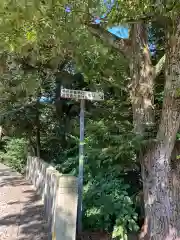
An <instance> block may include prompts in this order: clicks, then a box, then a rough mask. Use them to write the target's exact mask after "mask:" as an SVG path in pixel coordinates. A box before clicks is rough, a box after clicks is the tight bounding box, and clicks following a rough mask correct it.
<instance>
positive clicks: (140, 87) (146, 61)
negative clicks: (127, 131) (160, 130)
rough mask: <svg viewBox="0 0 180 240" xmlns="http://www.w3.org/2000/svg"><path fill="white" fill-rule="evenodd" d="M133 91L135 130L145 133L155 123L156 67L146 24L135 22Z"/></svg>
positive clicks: (133, 33) (132, 63)
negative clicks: (152, 58)
mask: <svg viewBox="0 0 180 240" xmlns="http://www.w3.org/2000/svg"><path fill="white" fill-rule="evenodd" d="M131 41H132V43H131V48H132V50H131V54H132V57H131V61H130V76H131V85H130V88H131V91H130V97H131V102H132V109H133V122H134V130H135V132H136V133H137V134H140V135H142V136H143V135H144V132H145V129H146V128H147V127H149V126H152V125H153V123H154V113H153V112H154V110H153V108H154V97H153V96H154V95H153V86H154V78H155V75H154V67H153V66H152V63H151V58H150V51H149V48H148V39H147V29H146V26H145V24H143V23H137V24H134V25H133V27H132V30H131Z"/></svg>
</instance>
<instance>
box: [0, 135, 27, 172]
mask: <svg viewBox="0 0 180 240" xmlns="http://www.w3.org/2000/svg"><path fill="white" fill-rule="evenodd" d="M5 141H6V145H5V147H4V150H1V152H0V158H1V160H2V161H3V162H4V163H6V164H7V165H9V166H10V167H12V168H13V169H15V170H17V171H18V172H20V173H24V170H25V164H26V158H27V149H26V146H27V141H26V140H25V139H24V138H15V137H14V138H9V139H6V140H5Z"/></svg>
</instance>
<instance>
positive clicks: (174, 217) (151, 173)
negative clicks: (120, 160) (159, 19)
mask: <svg viewBox="0 0 180 240" xmlns="http://www.w3.org/2000/svg"><path fill="white" fill-rule="evenodd" d="M179 63H180V22H178V23H177V29H176V31H175V34H173V35H169V36H168V46H167V54H166V68H165V69H166V71H165V75H166V82H165V88H164V100H163V109H162V115H161V122H160V125H159V130H158V133H157V137H156V142H155V143H154V144H153V146H152V147H151V148H150V149H148V152H147V154H145V155H144V157H143V161H142V176H143V183H144V201H145V215H146V217H147V219H148V228H147V233H146V237H145V236H144V239H148V240H149V239H150V240H179V239H180V224H179V222H180V220H179V206H178V205H179V203H178V202H177V201H178V200H179V188H178V187H177V182H175V180H177V178H176V176H177V174H178V171H179V169H178V170H177V169H176V170H177V171H176V174H175V172H173V171H172V164H171V155H172V150H173V148H174V144H175V141H176V134H177V131H178V129H179V126H180V101H179V97H180V95H179V92H178V90H179V89H180V68H179Z"/></svg>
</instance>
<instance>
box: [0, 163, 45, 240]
mask: <svg viewBox="0 0 180 240" xmlns="http://www.w3.org/2000/svg"><path fill="white" fill-rule="evenodd" d="M0 180H1V181H0V187H1V188H2V187H8V186H10V190H11V187H12V188H14V187H15V188H18V189H19V188H21V189H22V191H21V194H22V196H21V197H20V201H13V200H12V201H8V203H6V204H7V205H11V207H12V208H13V206H15V205H17V204H20V206H21V211H20V213H18V214H8V215H7V214H6V216H3V217H0V226H12V227H13V226H14V228H15V227H17V225H18V226H19V229H18V238H17V239H18V240H40V239H41V240H48V226H47V223H46V221H45V217H44V206H43V204H42V202H41V199H40V197H39V196H38V195H37V194H36V192H35V190H33V188H32V187H31V185H30V184H29V183H28V182H26V181H25V180H24V178H23V177H22V176H21V175H19V174H17V173H16V172H13V171H11V170H10V169H8V168H7V169H2V170H0ZM18 192H19V191H18ZM9 200H10V199H9Z"/></svg>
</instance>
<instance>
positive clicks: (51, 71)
mask: <svg viewBox="0 0 180 240" xmlns="http://www.w3.org/2000/svg"><path fill="white" fill-rule="evenodd" d="M0 4H1V7H0V11H1V17H0V20H1V21H0V29H1V33H2V37H1V40H0V44H1V49H2V51H1V61H0V71H1V86H0V91H1V102H0V109H1V125H2V127H3V130H4V134H5V135H8V136H9V137H10V139H9V138H8V139H6V141H5V142H6V144H5V146H4V145H3V146H2V149H3V152H2V154H1V155H2V158H3V159H4V160H5V161H8V162H9V163H10V164H11V165H13V166H14V167H16V168H18V170H21V169H23V163H24V160H23V159H24V157H23V154H24V146H26V142H28V145H29V147H31V150H32V152H34V154H36V155H40V156H41V157H42V158H44V159H45V160H47V161H50V162H51V163H53V164H55V165H56V167H57V168H58V169H59V170H60V171H61V172H64V173H70V172H71V173H73V174H77V157H78V147H77V142H78V114H79V104H78V103H76V102H73V101H67V100H62V99H59V93H60V92H59V89H60V86H62V85H63V86H67V87H70V88H71V87H73V88H75V89H79V88H81V89H87V90H96V89H97V90H98V89H101V90H103V91H104V92H105V101H104V102H103V103H87V106H86V109H87V113H86V117H87V119H86V154H87V156H86V158H87V161H86V167H85V173H86V174H85V183H86V187H85V193H84V198H85V199H84V201H85V212H84V217H85V220H84V224H85V226H86V228H87V226H91V228H92V229H103V230H108V231H113V229H114V233H115V232H116V234H118V235H124V234H125V233H126V232H127V230H128V231H129V230H131V231H132V230H136V229H137V225H138V224H139V226H140V227H141V225H142V223H138V222H137V214H136V213H135V208H136V211H138V214H139V221H140V217H141V213H140V209H139V208H137V207H136V206H135V203H136V201H135V196H137V195H139V193H140V191H141V190H142V189H141V188H142V183H141V181H140V178H139V174H140V169H141V178H142V180H143V184H144V186H143V192H144V200H145V217H146V219H147V220H148V221H147V227H148V228H147V229H148V231H147V232H144V233H142V234H141V236H142V237H144V236H145V235H147V237H148V239H158V240H159V239H163V240H164V239H165V237H167V236H168V237H169V239H172V236H170V232H171V230H172V226H173V227H174V229H175V232H174V234H175V239H177V237H178V234H179V230H178V227H177V216H178V215H177V216H176V213H175V212H176V211H175V210H174V211H172V207H173V208H174V209H176V210H177V212H178V209H179V208H178V204H177V203H178V188H177V184H176V185H175V183H174V179H178V169H179V168H178V163H177V161H176V156H175V155H176V153H175V155H174V156H173V161H171V155H172V151H173V148H174V144H175V142H176V135H177V132H178V129H179V72H178V64H179V56H178V52H179V27H178V26H179V23H178V18H177V13H178V9H179V6H178V4H176V3H173V2H171V1H169V2H168V3H167V4H166V5H165V4H161V3H158V4H157V3H156V2H154V1H153V2H152V1H149V0H148V1H142V2H141V3H139V1H133V2H132V1H126V3H125V2H123V1H116V2H108V1H106V2H101V1H100V2H99V1H98V2H96V1H87V2H86V1H80V0H79V1H76V2H74V1H70V2H69V3H68V4H66V3H64V2H59V1H28V2H24V1H18V2H14V1H10V2H7V1H6V2H5V1H2V2H1V3H0ZM32 13H33V14H32ZM97 16H99V17H98V21H97ZM98 22H99V23H98ZM113 24H118V25H121V26H122V24H123V26H126V27H128V29H129V38H128V39H120V38H119V37H116V36H115V35H113V34H111V33H110V32H109V31H108V30H107V29H108V28H109V27H111V26H112V25H113ZM165 43H166V44H165ZM154 46H155V47H154ZM164 69H165V70H166V71H165V72H164ZM80 72H81V73H83V77H82V75H81V74H80ZM43 98H46V99H49V101H48V103H47V101H46V102H43V101H42V100H43ZM3 143H4V140H3V141H2V144H3ZM23 143H24V145H23ZM14 145H15V146H16V147H17V148H16V149H17V150H16V154H14V151H15V148H14V147H13V146H14ZM18 146H19V147H18ZM22 147H23V148H22ZM176 149H177V148H176ZM176 152H177V151H176ZM17 153H18V154H17ZM18 156H22V157H18ZM172 163H173V167H172ZM140 165H141V167H140ZM174 166H176V167H174ZM127 176H128V177H127ZM134 176H135V177H136V178H137V181H136V183H134V184H133V181H131V178H132V179H133V180H134V178H135V177H134ZM169 179H171V180H172V181H170V183H169ZM127 184H129V188H128V186H127ZM163 184H164V185H163ZM113 186H114V187H113ZM100 191H101V192H102V194H101V195H100V194H99V193H100ZM160 193H161V194H160ZM172 193H173V194H172ZM171 196H174V197H173V198H172V197H171ZM129 197H131V198H129ZM92 198H93V199H97V201H94V202H91V200H90V199H92ZM104 199H106V200H104ZM136 199H137V198H136ZM132 201H133V202H132ZM105 203H108V205H106V204H105ZM141 204H142V203H141ZM109 206H111V208H109ZM165 206H166V208H165ZM167 206H168V207H167ZM174 206H175V207H174ZM122 208H123V209H124V211H121V213H119V212H120V209H122ZM141 210H142V209H141ZM157 210H158V211H157ZM164 211H165V212H166V215H167V216H169V218H168V219H167V217H165V214H164ZM141 212H142V211H141ZM157 213H158V214H157ZM172 213H173V215H171V214H172ZM160 220H161V221H162V222H161V221H160ZM152 222H154V223H155V224H152ZM94 223H96V224H94ZM161 223H162V224H161ZM144 229H145V228H144ZM143 234H144V236H143ZM164 234H166V236H165V235H164Z"/></svg>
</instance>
